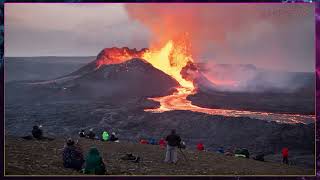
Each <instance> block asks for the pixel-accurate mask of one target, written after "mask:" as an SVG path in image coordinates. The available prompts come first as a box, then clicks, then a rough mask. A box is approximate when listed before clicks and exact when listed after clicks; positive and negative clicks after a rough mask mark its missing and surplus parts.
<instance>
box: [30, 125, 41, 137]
mask: <svg viewBox="0 0 320 180" xmlns="http://www.w3.org/2000/svg"><path fill="white" fill-rule="evenodd" d="M32 136H33V137H34V138H36V139H41V138H42V130H41V129H40V128H39V127H38V126H33V129H32Z"/></svg>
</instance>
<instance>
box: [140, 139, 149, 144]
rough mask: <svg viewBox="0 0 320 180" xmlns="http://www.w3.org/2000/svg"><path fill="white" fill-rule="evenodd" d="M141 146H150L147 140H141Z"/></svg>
mask: <svg viewBox="0 0 320 180" xmlns="http://www.w3.org/2000/svg"><path fill="white" fill-rule="evenodd" d="M140 144H148V141H147V140H144V139H141V140H140Z"/></svg>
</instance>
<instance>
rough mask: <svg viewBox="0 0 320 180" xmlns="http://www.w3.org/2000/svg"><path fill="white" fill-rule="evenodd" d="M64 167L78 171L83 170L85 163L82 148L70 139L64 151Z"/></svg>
mask: <svg viewBox="0 0 320 180" xmlns="http://www.w3.org/2000/svg"><path fill="white" fill-rule="evenodd" d="M62 158H63V166H64V167H65V168H72V169H75V170H77V171H79V170H81V168H82V165H83V163H84V159H83V154H82V151H81V149H80V147H78V146H76V145H75V143H74V141H73V140H72V139H71V138H69V139H68V141H67V143H66V145H65V147H64V150H63V155H62Z"/></svg>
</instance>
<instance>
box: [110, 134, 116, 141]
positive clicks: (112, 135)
mask: <svg viewBox="0 0 320 180" xmlns="http://www.w3.org/2000/svg"><path fill="white" fill-rule="evenodd" d="M110 141H112V142H115V141H118V138H117V137H116V133H115V132H112V133H111V136H110Z"/></svg>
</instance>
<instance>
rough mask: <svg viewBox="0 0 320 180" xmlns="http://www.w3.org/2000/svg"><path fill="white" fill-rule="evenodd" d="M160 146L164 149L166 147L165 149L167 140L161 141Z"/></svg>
mask: <svg viewBox="0 0 320 180" xmlns="http://www.w3.org/2000/svg"><path fill="white" fill-rule="evenodd" d="M159 145H160V147H161V148H164V147H165V145H166V142H165V140H164V139H160V141H159Z"/></svg>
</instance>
